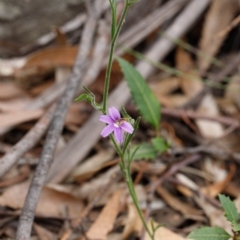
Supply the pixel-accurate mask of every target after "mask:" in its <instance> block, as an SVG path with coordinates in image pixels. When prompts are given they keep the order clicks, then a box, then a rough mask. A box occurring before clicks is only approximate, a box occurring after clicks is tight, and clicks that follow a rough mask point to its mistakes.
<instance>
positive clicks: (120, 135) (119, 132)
mask: <svg viewBox="0 0 240 240" xmlns="http://www.w3.org/2000/svg"><path fill="white" fill-rule="evenodd" d="M114 137H115V139H116V141H117V142H118V143H122V142H123V131H122V129H121V128H115V129H114Z"/></svg>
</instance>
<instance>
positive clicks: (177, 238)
mask: <svg viewBox="0 0 240 240" xmlns="http://www.w3.org/2000/svg"><path fill="white" fill-rule="evenodd" d="M157 225H158V223H156V222H154V226H155V227H156V226H157ZM148 226H149V227H150V224H148ZM163 239H171V240H187V239H186V238H184V237H182V236H181V235H179V234H177V233H175V232H173V231H171V230H170V229H168V228H166V227H160V228H158V230H157V231H156V232H155V235H154V240H163ZM144 240H151V238H150V237H149V235H148V234H145V238H144Z"/></svg>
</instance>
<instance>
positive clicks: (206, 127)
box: [196, 94, 224, 138]
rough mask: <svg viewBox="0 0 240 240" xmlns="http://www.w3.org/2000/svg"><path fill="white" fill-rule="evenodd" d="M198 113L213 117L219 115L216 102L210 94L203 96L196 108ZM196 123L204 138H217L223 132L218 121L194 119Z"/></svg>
mask: <svg viewBox="0 0 240 240" xmlns="http://www.w3.org/2000/svg"><path fill="white" fill-rule="evenodd" d="M198 113H202V114H204V115H209V116H215V117H217V116H218V115H219V111H218V107H217V104H216V102H215V100H214V98H213V96H212V95H210V94H207V95H206V96H205V97H204V98H203V100H202V102H201V104H200V106H199V108H198ZM196 124H197V126H198V128H199V130H200V132H201V134H202V135H203V136H204V137H206V138H219V137H221V136H223V134H224V129H223V126H222V125H221V124H220V123H218V122H212V121H209V120H196Z"/></svg>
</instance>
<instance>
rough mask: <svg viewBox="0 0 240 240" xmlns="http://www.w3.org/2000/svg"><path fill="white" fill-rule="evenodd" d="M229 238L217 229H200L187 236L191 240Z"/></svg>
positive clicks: (223, 239) (221, 230)
mask: <svg viewBox="0 0 240 240" xmlns="http://www.w3.org/2000/svg"><path fill="white" fill-rule="evenodd" d="M230 237H231V236H230V235H229V234H228V233H227V232H226V231H225V230H224V229H222V228H219V227H202V228H199V229H195V230H194V231H193V232H191V233H190V234H189V235H188V238H189V239H192V240H228V239H229V238H230Z"/></svg>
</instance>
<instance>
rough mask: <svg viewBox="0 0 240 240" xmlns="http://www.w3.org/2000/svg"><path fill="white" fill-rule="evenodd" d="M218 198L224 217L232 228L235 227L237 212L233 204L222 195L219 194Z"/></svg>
mask: <svg viewBox="0 0 240 240" xmlns="http://www.w3.org/2000/svg"><path fill="white" fill-rule="evenodd" d="M218 197H219V200H220V202H221V204H222V208H223V210H224V212H225V217H226V218H227V220H228V221H229V222H231V223H232V224H233V226H235V225H236V224H237V222H238V211H237V208H236V206H235V203H234V202H233V201H232V200H231V199H230V198H229V197H226V196H224V195H222V194H219V195H218ZM236 227H237V225H236Z"/></svg>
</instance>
